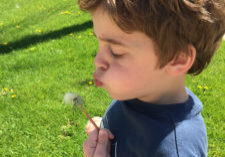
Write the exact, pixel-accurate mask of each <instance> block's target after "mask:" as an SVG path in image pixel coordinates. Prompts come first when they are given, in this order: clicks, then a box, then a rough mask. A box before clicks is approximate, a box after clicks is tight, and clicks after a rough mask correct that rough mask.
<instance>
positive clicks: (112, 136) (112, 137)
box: [106, 129, 114, 140]
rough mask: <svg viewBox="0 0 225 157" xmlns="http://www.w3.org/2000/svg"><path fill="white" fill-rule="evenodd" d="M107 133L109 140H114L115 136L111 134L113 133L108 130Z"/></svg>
mask: <svg viewBox="0 0 225 157" xmlns="http://www.w3.org/2000/svg"><path fill="white" fill-rule="evenodd" d="M106 131H107V132H108V138H109V139H110V140H112V139H114V135H113V134H112V133H111V131H110V130H108V129H106Z"/></svg>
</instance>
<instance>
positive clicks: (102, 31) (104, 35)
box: [91, 8, 143, 48]
mask: <svg viewBox="0 0 225 157" xmlns="http://www.w3.org/2000/svg"><path fill="white" fill-rule="evenodd" d="M91 16H92V20H93V24H94V34H95V35H96V37H97V38H98V39H112V40H113V41H119V42H120V43H123V44H124V45H125V46H126V47H130V48H132V47H140V42H141V40H142V39H143V37H142V36H141V33H140V32H135V31H134V32H132V33H130V34H128V33H126V32H124V31H122V30H121V29H120V28H119V27H118V26H117V25H116V23H115V22H114V21H113V20H112V18H111V17H110V16H109V15H108V13H107V12H106V11H104V10H103V9H101V8H98V9H96V10H95V11H93V12H91Z"/></svg>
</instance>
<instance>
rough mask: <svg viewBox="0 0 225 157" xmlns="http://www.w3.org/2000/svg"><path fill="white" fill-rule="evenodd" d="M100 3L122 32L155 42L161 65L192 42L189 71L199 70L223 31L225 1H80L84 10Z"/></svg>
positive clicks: (220, 39)
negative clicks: (193, 56)
mask: <svg viewBox="0 0 225 157" xmlns="http://www.w3.org/2000/svg"><path fill="white" fill-rule="evenodd" d="M100 5H101V6H102V7H103V9H104V11H106V12H107V13H108V14H109V16H110V17H111V18H112V19H113V20H114V22H115V23H116V24H117V25H118V26H119V28H121V29H122V30H123V31H124V32H127V33H132V31H141V32H144V33H145V34H146V35H148V36H149V37H150V38H151V39H152V40H153V41H154V42H155V45H156V50H157V54H156V55H157V56H158V58H159V67H160V68H162V67H163V66H165V65H166V64H167V63H168V62H169V61H171V60H172V59H174V58H175V57H177V56H178V55H179V53H180V52H186V53H188V50H187V47H188V45H189V44H192V45H193V46H194V47H195V48H196V52H197V53H196V59H195V62H194V64H193V65H192V67H191V69H190V70H189V71H188V73H189V74H196V75H197V74H199V73H201V71H202V70H203V69H204V68H205V67H206V66H207V65H208V64H209V62H210V60H211V58H212V56H213V54H214V53H215V51H216V50H217V48H219V45H220V43H221V41H222V37H223V35H224V33H225V1H224V0H79V6H80V8H81V9H82V10H84V11H92V10H94V9H96V8H97V7H98V6H100Z"/></svg>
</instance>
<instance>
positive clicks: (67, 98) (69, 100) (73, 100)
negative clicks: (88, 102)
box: [64, 92, 83, 105]
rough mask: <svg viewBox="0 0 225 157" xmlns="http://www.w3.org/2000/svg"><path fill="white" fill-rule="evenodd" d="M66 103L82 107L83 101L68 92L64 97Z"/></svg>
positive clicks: (76, 95)
mask: <svg viewBox="0 0 225 157" xmlns="http://www.w3.org/2000/svg"><path fill="white" fill-rule="evenodd" d="M64 102H65V103H66V104H73V105H78V104H79V105H82V104H83V99H82V97H81V96H79V95H78V94H75V93H70V92H67V93H66V94H65V95H64Z"/></svg>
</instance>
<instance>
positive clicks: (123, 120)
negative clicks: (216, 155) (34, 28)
mask: <svg viewBox="0 0 225 157" xmlns="http://www.w3.org/2000/svg"><path fill="white" fill-rule="evenodd" d="M224 3H225V2H224V1H222V0H221V1H220V0H204V1H203V0H198V1H197V0H79V5H80V8H81V9H83V10H86V11H90V13H91V15H92V19H93V24H94V34H95V36H96V37H97V39H98V41H99V50H98V53H97V55H96V57H95V61H94V62H95V66H96V71H95V72H94V78H95V83H96V85H97V86H99V87H102V88H104V89H106V90H107V92H108V93H109V95H110V96H111V97H112V98H114V99H115V100H114V101H113V102H112V103H111V105H110V107H109V108H108V109H107V111H106V113H105V115H104V117H103V119H102V122H101V127H102V128H106V129H107V130H106V129H102V130H101V131H100V132H99V133H98V132H97V131H96V130H95V129H93V127H90V125H89V124H88V125H87V130H86V132H87V133H88V139H87V140H86V141H85V143H84V155H85V156H86V157H90V156H91V157H92V156H95V157H97V156H99V157H100V156H102V157H103V156H104V157H105V156H111V157H206V156H207V135H206V128H205V125H204V121H203V118H202V116H201V114H200V112H201V109H202V104H201V102H200V101H199V99H198V98H197V97H196V96H195V95H194V94H193V93H192V92H191V91H190V90H189V89H187V88H185V77H186V74H195V75H196V74H199V73H200V72H201V71H202V70H203V69H204V68H205V67H206V66H207V65H208V64H209V62H210V60H211V58H212V56H213V54H214V52H215V51H216V49H217V48H218V47H219V44H220V42H221V40H222V37H223V34H224V32H225V4H224ZM109 141H110V142H111V145H109Z"/></svg>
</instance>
